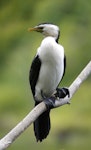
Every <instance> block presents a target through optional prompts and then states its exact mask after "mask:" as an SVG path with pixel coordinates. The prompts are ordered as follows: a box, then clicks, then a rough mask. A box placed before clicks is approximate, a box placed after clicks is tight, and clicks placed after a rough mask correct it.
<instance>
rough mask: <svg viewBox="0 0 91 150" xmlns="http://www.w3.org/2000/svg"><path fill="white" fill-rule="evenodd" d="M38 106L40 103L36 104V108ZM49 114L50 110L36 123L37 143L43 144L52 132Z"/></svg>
mask: <svg viewBox="0 0 91 150" xmlns="http://www.w3.org/2000/svg"><path fill="white" fill-rule="evenodd" d="M38 104H39V102H35V106H36V105H38ZM49 113H50V110H47V111H45V112H44V113H43V114H41V115H40V116H39V117H38V118H37V119H36V121H35V122H34V133H35V136H36V140H37V142H38V141H40V142H41V141H42V140H43V139H45V138H46V137H47V135H48V134H49V131H50V116H49Z"/></svg>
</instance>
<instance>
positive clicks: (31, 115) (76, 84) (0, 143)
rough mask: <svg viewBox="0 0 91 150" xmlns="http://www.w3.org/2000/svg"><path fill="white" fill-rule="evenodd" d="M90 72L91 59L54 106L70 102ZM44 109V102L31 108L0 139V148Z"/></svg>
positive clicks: (2, 149) (17, 134)
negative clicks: (68, 94) (62, 97)
mask: <svg viewBox="0 0 91 150" xmlns="http://www.w3.org/2000/svg"><path fill="white" fill-rule="evenodd" d="M90 74H91V61H90V62H89V63H88V64H87V66H86V67H85V68H84V69H83V71H82V72H81V73H80V74H79V75H78V77H77V78H76V79H75V80H74V82H73V83H72V84H71V85H70V87H69V91H70V97H69V98H68V97H65V98H64V99H60V100H56V101H55V107H59V106H62V105H64V104H68V103H70V99H71V98H72V97H73V95H74V93H75V92H76V91H77V90H78V89H79V87H80V85H81V84H82V83H83V81H85V80H86V79H87V78H88V76H89V75H90ZM46 109H47V108H46V105H45V103H44V102H41V103H40V104H39V105H37V106H36V107H35V108H34V109H32V111H31V112H30V113H29V114H28V115H27V116H26V117H25V118H24V119H23V120H22V121H21V122H20V123H19V124H17V126H16V127H15V128H13V129H12V130H11V131H10V132H9V133H8V134H7V135H6V136H5V137H3V138H2V139H1V140H0V150H5V149H6V148H7V147H9V146H10V145H11V144H12V143H13V141H15V139H16V138H17V137H18V136H19V135H20V134H21V133H22V132H24V130H25V129H27V128H28V127H29V126H30V125H31V124H32V123H33V122H34V121H35V120H36V119H37V118H38V116H39V115H40V114H42V113H43V112H44V111H46Z"/></svg>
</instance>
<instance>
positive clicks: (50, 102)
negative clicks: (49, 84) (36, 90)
mask: <svg viewBox="0 0 91 150" xmlns="http://www.w3.org/2000/svg"><path fill="white" fill-rule="evenodd" d="M41 96H42V98H43V101H44V103H45V104H46V107H47V109H48V110H50V109H52V108H54V107H55V97H53V96H51V97H46V96H45V95H44V93H43V91H41Z"/></svg>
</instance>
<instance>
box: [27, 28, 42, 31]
mask: <svg viewBox="0 0 91 150" xmlns="http://www.w3.org/2000/svg"><path fill="white" fill-rule="evenodd" d="M28 31H29V32H31V31H37V32H42V29H40V28H38V27H34V28H29V29H28Z"/></svg>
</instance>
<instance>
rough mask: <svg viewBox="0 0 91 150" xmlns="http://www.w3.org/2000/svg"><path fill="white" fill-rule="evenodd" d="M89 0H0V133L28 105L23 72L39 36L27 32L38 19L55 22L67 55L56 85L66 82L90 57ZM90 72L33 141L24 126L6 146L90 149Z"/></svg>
mask: <svg viewBox="0 0 91 150" xmlns="http://www.w3.org/2000/svg"><path fill="white" fill-rule="evenodd" d="M90 14H91V0H76V1H75V0H69V1H68V0H53V1H52V0H50V1H49V0H44V1H43V0H38V1H36V0H35V1H34V0H26V1H24V0H0V138H2V137H3V136H4V135H5V134H6V133H7V132H9V130H11V129H12V128H13V127H14V126H15V125H16V124H17V123H18V122H19V121H20V120H21V119H22V118H23V117H24V116H25V115H26V114H27V113H28V112H29V111H30V110H31V109H32V108H33V105H34V103H33V98H32V94H31V91H30V86H29V81H28V76H29V69H30V64H31V61H32V59H33V57H34V55H35V53H36V49H37V47H38V46H39V45H40V42H41V40H42V38H43V37H42V35H40V34H38V33H34V32H31V33H29V32H28V31H27V29H28V27H33V26H35V25H37V24H39V23H42V22H52V23H54V24H57V25H58V26H59V27H60V31H61V37H60V40H59V42H60V43H61V44H62V45H63V46H64V48H65V53H66V56H67V69H66V75H65V77H64V79H63V81H62V83H61V84H60V86H69V85H70V84H71V82H72V81H73V80H74V79H75V77H76V76H77V75H78V74H79V73H80V71H81V70H82V69H83V68H84V67H85V65H86V64H87V63H88V62H89V60H91V16H90ZM90 118H91V77H89V79H87V81H85V83H84V84H83V85H82V86H81V88H80V89H79V91H78V92H77V93H76V94H75V96H74V97H73V99H72V104H71V105H70V106H66V105H65V106H63V107H61V108H57V109H55V110H52V112H51V124H52V127H51V131H50V134H49V136H48V138H47V139H46V140H45V141H43V142H42V143H36V141H35V137H34V134H33V129H32V127H29V128H28V129H27V131H25V132H24V133H23V134H22V135H21V136H20V137H19V138H18V139H17V140H16V141H15V142H14V143H13V144H12V146H11V147H9V148H8V149H10V150H16V149H22V150H26V149H27V150H30V149H40V150H41V149H44V150H45V149H47V150H56V149H58V150H73V149H74V150H86V149H91V119H90Z"/></svg>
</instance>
